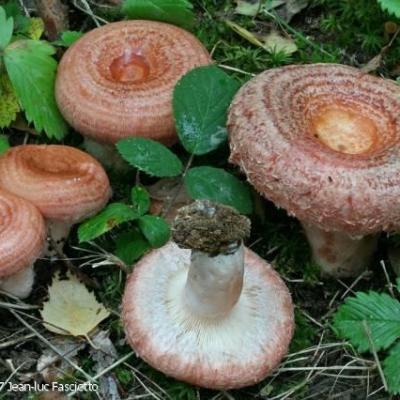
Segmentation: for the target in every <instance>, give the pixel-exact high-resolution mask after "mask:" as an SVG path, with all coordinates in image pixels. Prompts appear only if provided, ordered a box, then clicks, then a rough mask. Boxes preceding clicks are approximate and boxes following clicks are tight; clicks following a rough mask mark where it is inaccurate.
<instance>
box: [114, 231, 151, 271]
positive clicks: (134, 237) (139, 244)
mask: <svg viewBox="0 0 400 400" xmlns="http://www.w3.org/2000/svg"><path fill="white" fill-rule="evenodd" d="M149 249H150V244H149V242H148V241H147V240H146V239H145V238H144V237H143V235H142V234H141V233H139V232H137V231H131V232H123V233H121V234H119V235H118V236H117V238H116V239H115V255H116V256H117V257H119V258H120V259H121V260H122V261H123V262H124V263H125V264H126V265H132V264H133V263H134V262H135V261H136V260H138V259H139V258H140V257H141V256H142V255H143V254H144V253H146V251H147V250H149Z"/></svg>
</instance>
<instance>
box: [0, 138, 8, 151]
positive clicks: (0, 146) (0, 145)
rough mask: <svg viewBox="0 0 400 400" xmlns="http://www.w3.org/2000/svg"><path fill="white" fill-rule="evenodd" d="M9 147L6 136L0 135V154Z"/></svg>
mask: <svg viewBox="0 0 400 400" xmlns="http://www.w3.org/2000/svg"><path fill="white" fill-rule="evenodd" d="M9 148H10V143H8V137H7V136H6V135H0V155H1V154H3V153H5V152H6V151H7V150H8V149H9Z"/></svg>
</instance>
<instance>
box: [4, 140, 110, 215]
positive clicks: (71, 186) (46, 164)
mask: <svg viewBox="0 0 400 400" xmlns="http://www.w3.org/2000/svg"><path fill="white" fill-rule="evenodd" d="M0 187H2V188H3V189H6V190H8V191H9V192H12V193H14V194H16V195H18V196H20V197H22V198H24V199H27V200H29V201H30V202H32V203H33V204H35V205H36V206H37V207H38V208H39V210H40V211H41V212H42V214H43V215H44V216H45V217H46V218H47V219H50V220H55V221H64V222H70V223H76V222H79V221H81V220H82V219H84V218H87V217H88V216H90V215H92V214H95V213H96V212H98V211H99V210H101V209H102V208H103V207H104V206H105V204H106V203H107V201H108V200H109V198H110V195H111V189H110V184H109V181H108V177H107V175H106V173H105V171H104V169H103V167H102V166H101V165H100V164H99V163H98V162H97V161H96V160H95V159H94V158H93V157H91V156H90V155H88V154H86V153H84V152H83V151H80V150H78V149H75V148H74V147H70V146H63V145H50V146H46V145H23V146H16V147H12V148H11V149H9V150H8V151H7V152H6V153H5V154H4V155H2V156H1V157H0Z"/></svg>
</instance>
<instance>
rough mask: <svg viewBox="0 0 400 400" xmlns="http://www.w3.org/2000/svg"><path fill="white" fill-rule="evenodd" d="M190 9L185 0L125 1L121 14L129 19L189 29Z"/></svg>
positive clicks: (192, 22)
mask: <svg viewBox="0 0 400 400" xmlns="http://www.w3.org/2000/svg"><path fill="white" fill-rule="evenodd" d="M192 8H193V6H192V4H191V3H190V2H189V1H187V0H125V1H124V3H123V5H122V12H123V13H124V14H125V15H126V16H128V18H130V19H149V20H156V21H164V22H169V23H170V24H175V25H180V26H183V27H185V28H190V27H192V26H193V25H194V14H193V11H192Z"/></svg>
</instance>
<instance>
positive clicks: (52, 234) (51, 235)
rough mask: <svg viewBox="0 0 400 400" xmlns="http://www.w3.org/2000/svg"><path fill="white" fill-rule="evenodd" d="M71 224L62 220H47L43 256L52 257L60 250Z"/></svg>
mask: <svg viewBox="0 0 400 400" xmlns="http://www.w3.org/2000/svg"><path fill="white" fill-rule="evenodd" d="M71 228H72V225H71V223H70V222H64V221H54V220H51V221H50V220H48V221H47V235H48V243H47V248H46V251H45V256H47V257H53V256H56V255H58V254H59V253H60V252H62V250H63V248H64V244H65V242H66V240H67V238H68V236H69V233H70V231H71Z"/></svg>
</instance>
